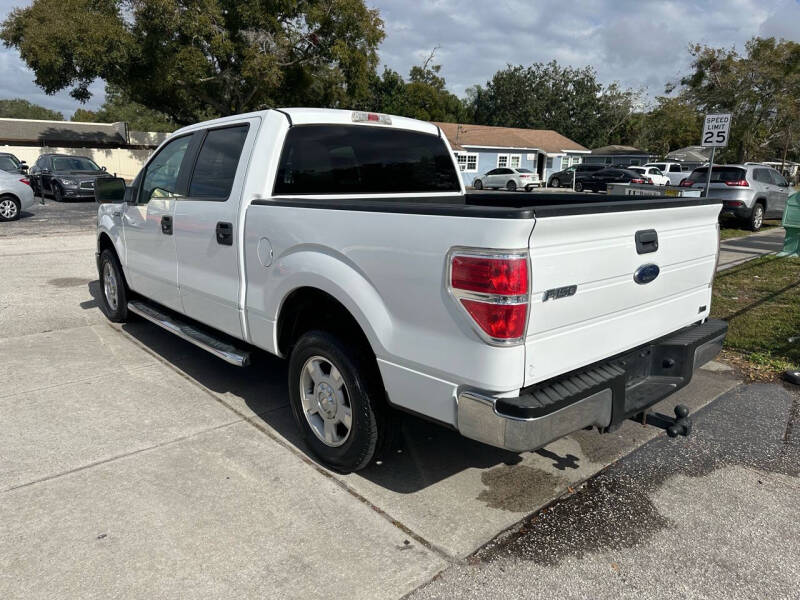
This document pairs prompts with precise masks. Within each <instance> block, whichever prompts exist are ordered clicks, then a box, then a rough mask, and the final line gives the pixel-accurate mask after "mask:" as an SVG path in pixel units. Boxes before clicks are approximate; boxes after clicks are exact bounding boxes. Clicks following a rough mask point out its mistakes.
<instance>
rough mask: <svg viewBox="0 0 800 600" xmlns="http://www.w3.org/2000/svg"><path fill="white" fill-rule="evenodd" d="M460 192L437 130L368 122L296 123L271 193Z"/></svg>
mask: <svg viewBox="0 0 800 600" xmlns="http://www.w3.org/2000/svg"><path fill="white" fill-rule="evenodd" d="M458 191H461V188H460V185H459V176H458V174H457V173H456V169H455V167H454V166H453V159H452V156H451V154H450V152H448V150H447V147H446V146H445V144H444V142H443V141H442V140H441V138H439V136H437V135H433V134H426V133H420V132H417V131H404V130H401V129H388V128H383V127H380V126H370V125H298V126H295V127H292V128H291V129H290V130H289V133H288V134H287V135H286V141H285V143H284V146H283V151H282V153H281V160H280V165H279V167H278V174H277V177H276V180H275V188H274V193H275V194H276V195H281V194H287V195H289V194H292V195H293V194H314V195H330V194H399V193H415V192H417V193H420V192H458Z"/></svg>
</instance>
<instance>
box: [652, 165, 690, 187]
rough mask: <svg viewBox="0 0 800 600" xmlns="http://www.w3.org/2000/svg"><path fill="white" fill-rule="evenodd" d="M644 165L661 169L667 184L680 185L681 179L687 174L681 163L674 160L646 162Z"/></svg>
mask: <svg viewBox="0 0 800 600" xmlns="http://www.w3.org/2000/svg"><path fill="white" fill-rule="evenodd" d="M644 166H645V167H655V168H656V169H658V170H659V171H661V174H662V175H665V176H666V177H667V179H669V185H680V184H681V181H683V180H684V179H686V178H687V177H688V176H689V171H687V170H686V169H685V168H684V166H683V165H682V164H681V163H676V162H657V163H647V164H646V165H644Z"/></svg>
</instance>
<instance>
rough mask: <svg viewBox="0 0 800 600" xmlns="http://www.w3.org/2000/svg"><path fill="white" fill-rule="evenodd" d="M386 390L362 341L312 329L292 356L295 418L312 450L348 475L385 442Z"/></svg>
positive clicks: (290, 396)
mask: <svg viewBox="0 0 800 600" xmlns="http://www.w3.org/2000/svg"><path fill="white" fill-rule="evenodd" d="M384 397H385V392H384V390H383V385H382V384H381V381H380V377H379V376H378V373H377V366H376V365H375V359H374V356H372V354H371V353H370V351H369V350H368V349H367V348H363V347H362V344H359V343H357V342H351V341H349V340H348V343H345V342H344V341H343V339H341V338H339V337H338V336H336V335H333V334H331V333H328V332H326V331H318V330H315V331H309V332H307V333H305V334H303V336H301V337H300V339H299V340H298V341H297V344H295V346H294V348H293V349H292V353H291V356H290V357H289V400H290V403H291V406H292V414H293V416H294V420H295V422H296V423H297V426H298V427H299V429H300V431H301V432H302V434H303V437H304V438H305V441H306V443H307V444H308V446H309V448H310V449H311V451H312V452H313V453H314V454H315V455H316V456H317V457H318V458H319V459H320V460H321V461H322V462H323V463H325V464H326V465H328V466H330V467H332V468H334V469H336V470H337V471H341V472H345V473H349V472H352V471H358V470H360V469H363V468H364V467H366V466H367V465H368V464H369V463H370V461H371V460H372V457H373V455H374V454H375V450H376V448H378V446H379V444H380V443H382V441H383V439H385V428H386V423H387V420H386V410H385V406H384V405H383V401H384Z"/></svg>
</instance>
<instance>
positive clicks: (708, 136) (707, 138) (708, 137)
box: [703, 131, 725, 144]
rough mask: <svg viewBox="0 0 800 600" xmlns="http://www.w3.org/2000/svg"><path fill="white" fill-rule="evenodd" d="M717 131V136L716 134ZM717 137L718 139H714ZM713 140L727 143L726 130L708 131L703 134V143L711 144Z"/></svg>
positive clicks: (718, 142)
mask: <svg viewBox="0 0 800 600" xmlns="http://www.w3.org/2000/svg"><path fill="white" fill-rule="evenodd" d="M715 133H716V136H715V135H714V134H715ZM715 137H716V139H714V138H715ZM712 142H716V143H717V144H724V143H725V132H724V131H717V132H714V131H706V133H705V135H704V136H703V143H704V144H710V143H712Z"/></svg>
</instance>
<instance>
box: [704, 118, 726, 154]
mask: <svg viewBox="0 0 800 600" xmlns="http://www.w3.org/2000/svg"><path fill="white" fill-rule="evenodd" d="M730 130H731V116H730V114H727V115H706V120H705V122H704V123H703V140H702V143H701V145H702V146H703V147H705V148H722V147H724V146H727V145H728V135H729V134H730Z"/></svg>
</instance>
